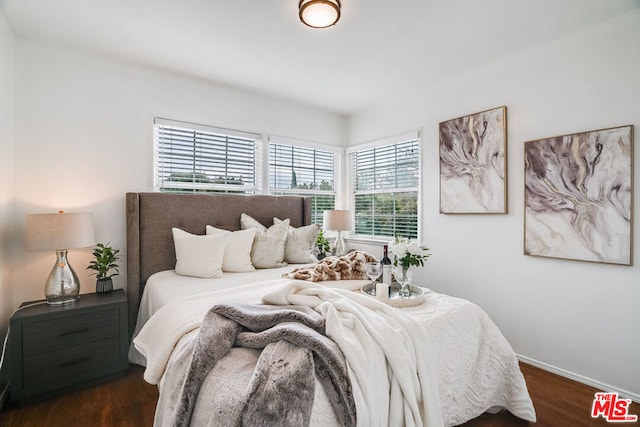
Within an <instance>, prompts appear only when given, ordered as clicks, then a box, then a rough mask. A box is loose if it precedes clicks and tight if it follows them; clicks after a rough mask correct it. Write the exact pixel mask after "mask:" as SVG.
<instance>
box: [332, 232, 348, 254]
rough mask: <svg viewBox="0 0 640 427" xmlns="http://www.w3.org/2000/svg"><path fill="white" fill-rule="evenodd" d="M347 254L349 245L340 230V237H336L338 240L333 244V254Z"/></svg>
mask: <svg viewBox="0 0 640 427" xmlns="http://www.w3.org/2000/svg"><path fill="white" fill-rule="evenodd" d="M346 254H347V245H346V244H345V243H344V240H343V239H342V234H341V232H340V231H338V237H336V242H335V243H334V245H333V255H335V256H342V255H346Z"/></svg>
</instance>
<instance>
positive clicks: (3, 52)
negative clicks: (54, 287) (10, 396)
mask: <svg viewBox="0 0 640 427" xmlns="http://www.w3.org/2000/svg"><path fill="white" fill-rule="evenodd" d="M12 198H13V33H12V31H11V28H10V27H9V24H8V22H7V21H6V19H5V17H4V14H3V13H2V12H0V333H2V334H4V330H5V326H6V324H7V321H8V319H9V316H10V315H11V312H12V310H13V308H14V307H13V292H12V286H11V274H10V273H11V268H10V260H9V256H8V248H7V246H8V245H7V242H8V239H9V233H10V227H9V223H10V222H11V219H10V218H11V214H12V212H13V204H12ZM2 336H4V335H2Z"/></svg>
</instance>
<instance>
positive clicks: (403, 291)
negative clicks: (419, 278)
mask: <svg viewBox="0 0 640 427" xmlns="http://www.w3.org/2000/svg"><path fill="white" fill-rule="evenodd" d="M413 270H414V269H413V268H411V267H404V266H402V267H398V268H397V269H396V271H395V275H396V280H397V281H398V283H399V284H400V296H401V297H402V298H410V297H411V279H412V278H413Z"/></svg>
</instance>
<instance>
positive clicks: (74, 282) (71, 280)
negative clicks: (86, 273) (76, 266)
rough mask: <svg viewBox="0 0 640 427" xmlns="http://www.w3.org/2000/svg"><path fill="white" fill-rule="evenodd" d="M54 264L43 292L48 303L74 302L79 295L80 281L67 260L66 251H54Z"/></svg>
mask: <svg viewBox="0 0 640 427" xmlns="http://www.w3.org/2000/svg"><path fill="white" fill-rule="evenodd" d="M56 258H57V259H56V264H55V265H54V266H53V269H52V270H51V273H49V277H48V278H47V283H46V284H45V286H44V294H45V297H46V298H47V304H49V305H65V304H73V303H74V302H76V301H77V300H78V298H79V295H80V281H79V280H78V276H77V275H76V272H75V271H73V269H72V268H71V266H70V265H69V261H67V251H65V250H59V251H56Z"/></svg>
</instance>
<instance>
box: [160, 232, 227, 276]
mask: <svg viewBox="0 0 640 427" xmlns="http://www.w3.org/2000/svg"><path fill="white" fill-rule="evenodd" d="M172 232H173V244H174V246H175V250H176V273H177V274H179V275H181V276H193V277H202V278H209V277H221V276H222V260H223V257H224V248H225V246H226V242H227V236H199V235H196V234H191V233H187V232H186V231H184V230H181V229H179V228H173V229H172Z"/></svg>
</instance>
